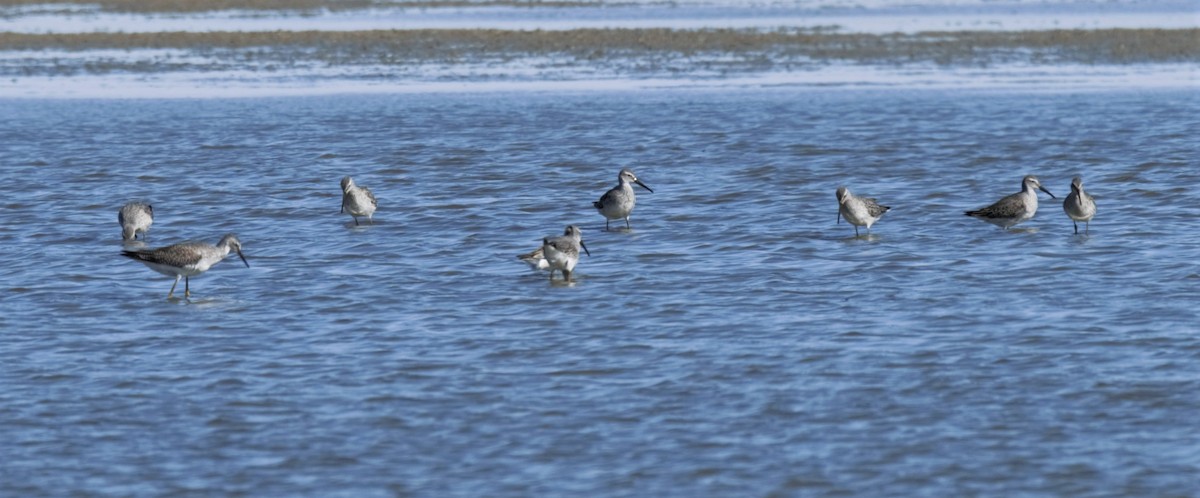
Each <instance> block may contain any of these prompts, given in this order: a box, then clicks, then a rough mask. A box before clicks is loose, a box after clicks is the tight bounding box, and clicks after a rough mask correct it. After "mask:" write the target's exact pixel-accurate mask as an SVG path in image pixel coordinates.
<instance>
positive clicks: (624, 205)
mask: <svg viewBox="0 0 1200 498" xmlns="http://www.w3.org/2000/svg"><path fill="white" fill-rule="evenodd" d="M634 183H636V184H638V185H641V187H642V188H644V189H646V190H649V191H650V192H651V193H653V192H654V190H652V189H651V188H650V187H647V186H646V184H645V183H642V181H641V180H638V178H637V175H634V174H633V171H632V170H630V169H629V168H623V169H622V170H621V172H620V173H617V186H616V187H613V188H612V189H610V190H609V191H608V192H605V193H604V195H602V196H600V200H598V201H596V202H593V203H592V206H595V208H596V209H597V210H599V211H600V214H602V215H604V230H606V231H607V230H608V222H609V221H611V220H619V219H621V218H624V219H625V228H626V229H630V226H629V213H632V212H633V206H634V205H635V204H637V197H636V196H635V195H633V184H634Z"/></svg>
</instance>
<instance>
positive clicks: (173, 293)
mask: <svg viewBox="0 0 1200 498" xmlns="http://www.w3.org/2000/svg"><path fill="white" fill-rule="evenodd" d="M181 276H182V275H175V283H173V284H171V290H170V291H168V292H167V299H171V296H174V295H175V286H176V285H179V278H180V277H181Z"/></svg>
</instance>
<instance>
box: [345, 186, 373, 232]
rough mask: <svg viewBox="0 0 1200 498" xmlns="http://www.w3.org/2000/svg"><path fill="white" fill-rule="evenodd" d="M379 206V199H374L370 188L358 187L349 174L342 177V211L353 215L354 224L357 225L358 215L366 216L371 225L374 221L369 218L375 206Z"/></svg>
mask: <svg viewBox="0 0 1200 498" xmlns="http://www.w3.org/2000/svg"><path fill="white" fill-rule="evenodd" d="M377 207H379V201H376V200H375V194H372V193H371V189H369V188H367V187H360V186H358V185H355V184H354V179H352V178H350V177H349V176H347V177H343V178H342V211H341V212H343V213H345V212H346V211H349V212H350V216H353V217H354V225H355V226H358V217H359V216H366V217H367V221H370V222H371V224H372V225H374V224H375V221H374V220H373V219H372V218H371V216H372V215H374V214H375V208H377Z"/></svg>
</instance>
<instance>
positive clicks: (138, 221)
mask: <svg viewBox="0 0 1200 498" xmlns="http://www.w3.org/2000/svg"><path fill="white" fill-rule="evenodd" d="M117 222H118V223H120V224H121V239H123V240H135V239H137V234H139V233H141V234H142V240H145V239H146V232H149V231H150V225H152V224H154V207H153V206H151V205H149V204H145V203H141V202H130V203H127V204H125V205H124V206H121V209H119V210H117Z"/></svg>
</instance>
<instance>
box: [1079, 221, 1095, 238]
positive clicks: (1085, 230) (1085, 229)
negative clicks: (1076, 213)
mask: <svg viewBox="0 0 1200 498" xmlns="http://www.w3.org/2000/svg"><path fill="white" fill-rule="evenodd" d="M1091 228H1092V220H1087V221H1085V222H1083V234H1084V235H1087V234H1088V230H1091ZM1075 233H1079V225H1075Z"/></svg>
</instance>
